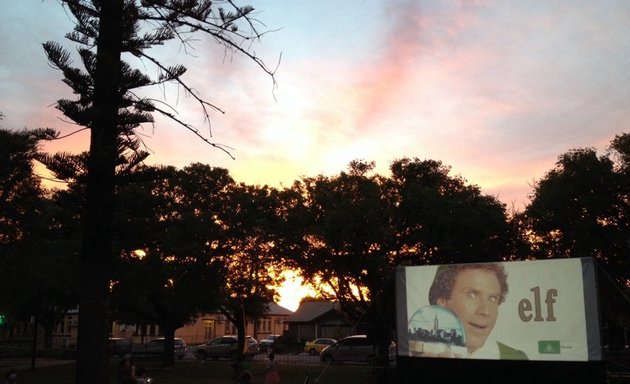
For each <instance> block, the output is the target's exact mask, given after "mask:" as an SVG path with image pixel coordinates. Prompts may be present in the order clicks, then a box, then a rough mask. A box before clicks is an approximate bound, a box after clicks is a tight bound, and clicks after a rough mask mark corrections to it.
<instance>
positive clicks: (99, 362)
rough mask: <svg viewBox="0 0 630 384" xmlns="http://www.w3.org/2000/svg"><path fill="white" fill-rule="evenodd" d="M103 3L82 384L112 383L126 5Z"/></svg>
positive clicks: (84, 248) (84, 267)
mask: <svg viewBox="0 0 630 384" xmlns="http://www.w3.org/2000/svg"><path fill="white" fill-rule="evenodd" d="M99 3H100V7H101V9H100V26H99V37H98V43H97V57H96V73H95V76H94V104H93V107H94V117H93V120H92V126H91V127H90V128H91V137H90V151H89V159H88V175H87V183H86V205H85V207H86V211H85V212H84V226H83V236H82V244H81V280H80V284H81V285H80V289H81V292H80V295H81V296H80V299H79V337H78V357H77V368H76V383H77V384H108V383H109V365H108V354H107V337H108V333H109V299H108V296H109V280H110V277H111V267H112V261H113V257H114V255H113V253H112V230H113V228H112V227H113V221H112V218H113V216H112V212H113V197H114V165H115V160H116V154H117V147H116V137H117V128H116V127H117V124H116V121H117V112H118V104H119V99H120V97H119V94H118V85H119V83H120V54H121V46H122V19H123V0H108V1H102V2H99Z"/></svg>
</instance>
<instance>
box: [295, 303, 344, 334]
mask: <svg viewBox="0 0 630 384" xmlns="http://www.w3.org/2000/svg"><path fill="white" fill-rule="evenodd" d="M285 324H286V325H287V328H288V329H287V333H286V335H287V337H288V338H289V339H290V340H292V341H296V342H304V341H310V340H314V339H316V338H318V337H329V338H332V339H337V340H338V339H341V338H342V337H346V336H350V335H353V334H355V333H356V326H355V325H354V324H353V323H352V321H351V319H350V318H349V317H348V316H347V315H346V314H345V313H343V312H342V311H341V310H340V307H339V303H337V302H329V301H322V300H303V301H302V302H301V303H300V306H299V307H298V309H297V310H296V311H295V313H293V314H292V315H291V316H289V317H288V318H287V319H286V320H285Z"/></svg>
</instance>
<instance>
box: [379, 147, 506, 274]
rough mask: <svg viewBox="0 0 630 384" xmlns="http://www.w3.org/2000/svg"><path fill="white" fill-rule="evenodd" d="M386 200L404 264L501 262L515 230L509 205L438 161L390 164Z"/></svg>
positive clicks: (401, 260) (398, 161) (405, 161)
mask: <svg viewBox="0 0 630 384" xmlns="http://www.w3.org/2000/svg"><path fill="white" fill-rule="evenodd" d="M391 171H392V177H391V182H390V184H389V187H390V191H389V192H388V196H389V198H390V199H392V202H391V203H392V205H393V207H394V208H395V210H394V216H393V225H394V227H395V232H396V234H397V236H398V237H397V246H396V248H397V249H396V251H397V252H398V254H399V257H400V260H399V261H400V262H403V261H404V262H405V263H412V264H444V263H454V262H474V261H500V260H504V259H506V258H508V257H509V256H510V247H509V246H508V244H510V242H511V239H512V236H513V231H512V230H511V228H510V226H509V225H508V223H507V215H506V211H505V206H504V204H502V203H501V202H499V201H498V200H497V199H496V198H495V197H493V196H488V195H483V194H482V193H481V189H480V188H479V187H478V186H476V185H467V184H466V181H465V180H464V179H463V178H462V177H460V176H451V175H449V173H450V168H449V167H447V166H444V165H443V164H442V163H441V162H440V161H435V160H424V161H421V160H419V159H408V158H404V159H401V160H397V161H394V162H393V163H392V165H391Z"/></svg>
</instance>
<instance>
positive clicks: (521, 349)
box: [397, 258, 601, 361]
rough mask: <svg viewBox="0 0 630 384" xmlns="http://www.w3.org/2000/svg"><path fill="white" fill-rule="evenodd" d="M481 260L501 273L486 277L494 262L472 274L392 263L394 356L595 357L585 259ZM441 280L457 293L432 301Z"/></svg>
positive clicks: (591, 278) (594, 316)
mask: <svg viewBox="0 0 630 384" xmlns="http://www.w3.org/2000/svg"><path fill="white" fill-rule="evenodd" d="M482 264H498V265H499V266H500V268H502V270H503V272H504V273H503V274H502V275H503V276H504V277H503V278H501V279H499V278H492V276H495V272H492V271H496V270H497V268H495V267H496V266H490V267H488V268H485V269H484V268H481V271H476V270H475V268H471V267H475V265H474V264H472V263H469V264H459V265H458V264H448V265H442V266H439V265H431V266H408V267H399V268H398V271H397V312H398V325H397V326H398V354H399V355H401V356H410V357H421V358H422V357H442V358H473V359H490V360H494V359H497V360H545V361H554V360H555V361H589V360H601V345H600V336H599V335H600V333H599V313H598V307H597V296H596V285H595V265H594V262H593V260H592V259H591V258H571V259H550V260H532V261H513V262H501V263H482ZM454 266H466V267H465V268H459V267H454ZM500 268H499V270H500ZM461 271H468V272H466V273H464V274H460V273H461ZM487 276H491V277H490V278H487ZM455 278H458V279H459V280H455ZM501 280H502V281H503V283H501ZM449 284H451V285H454V286H455V287H457V291H456V292H457V295H452V294H451V296H450V297H449V298H448V299H446V298H441V299H440V295H442V296H444V292H449V291H448V289H447V288H448V287H449ZM432 286H433V288H432ZM444 287H446V291H445V290H444V289H445V288H444ZM504 291H506V292H507V293H505V294H504V296H503V301H501V292H504ZM430 296H431V297H432V299H430ZM430 300H432V301H433V303H431V302H430ZM493 303H494V304H493Z"/></svg>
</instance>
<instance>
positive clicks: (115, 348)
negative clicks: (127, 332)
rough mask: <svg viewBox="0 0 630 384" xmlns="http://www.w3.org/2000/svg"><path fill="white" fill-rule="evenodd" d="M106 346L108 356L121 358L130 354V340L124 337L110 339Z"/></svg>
mask: <svg viewBox="0 0 630 384" xmlns="http://www.w3.org/2000/svg"><path fill="white" fill-rule="evenodd" d="M108 345H109V354H110V356H113V357H123V356H125V355H127V354H129V353H131V339H126V338H124V337H110V338H109V341H108Z"/></svg>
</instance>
